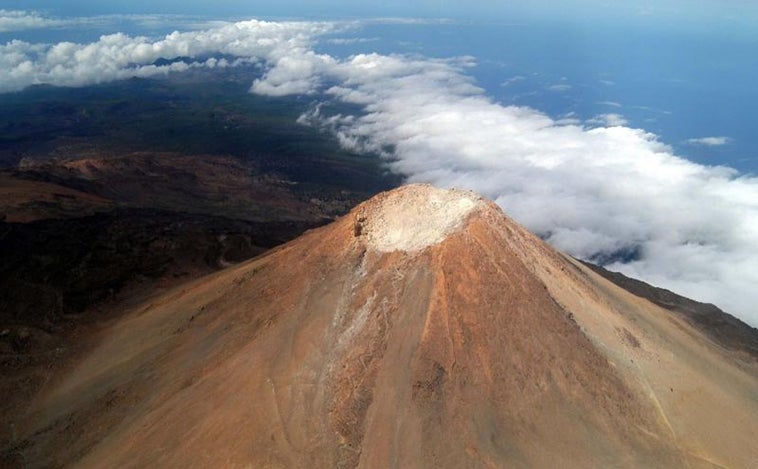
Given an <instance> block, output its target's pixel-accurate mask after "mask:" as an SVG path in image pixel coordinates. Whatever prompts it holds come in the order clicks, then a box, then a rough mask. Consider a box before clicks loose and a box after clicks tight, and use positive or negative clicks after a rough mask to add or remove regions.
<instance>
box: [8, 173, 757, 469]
mask: <svg viewBox="0 0 758 469" xmlns="http://www.w3.org/2000/svg"><path fill="white" fill-rule="evenodd" d="M757 396H758V365H757V364H756V361H755V360H754V358H753V357H751V356H749V355H747V354H742V353H740V352H737V351H730V350H728V349H726V348H723V347H721V346H720V345H718V344H716V343H714V342H712V341H711V340H710V339H709V338H708V337H707V336H705V335H703V334H702V333H701V332H699V331H698V330H697V329H695V328H693V327H692V326H691V325H690V324H689V323H688V322H686V321H685V320H683V319H681V318H679V317H677V316H674V315H672V313H671V312H669V311H666V310H664V309H661V308H660V307H658V306H656V305H654V304H652V303H650V302H648V301H647V300H645V299H643V298H640V297H637V296H634V295H632V294H630V293H628V292H627V291H625V290H623V289H621V288H619V287H617V286H616V285H614V284H612V283H610V282H609V281H607V280H605V279H604V278H602V277H600V276H599V275H598V274H596V273H595V272H593V271H592V270H591V269H589V268H588V267H586V266H584V265H583V264H581V263H579V262H577V261H575V260H573V259H572V258H570V257H568V256H565V255H563V254H561V253H559V252H557V251H555V250H554V249H552V248H551V247H549V246H548V245H546V244H545V243H544V242H542V241H541V240H540V239H538V238H537V237H536V236H534V235H532V234H531V233H529V232H528V231H526V230H525V229H524V228H522V227H520V226H519V225H518V224H516V223H515V222H513V221H512V220H510V219H508V218H507V217H506V216H505V215H504V214H503V213H502V211H501V210H500V209H499V208H498V207H497V206H496V205H495V204H494V203H492V202H490V201H487V200H485V199H483V198H481V197H480V196H478V195H476V194H473V193H471V192H465V191H458V190H449V191H448V190H441V189H436V188H433V187H431V186H427V185H409V186H405V187H402V188H400V189H396V190H394V191H391V192H387V193H383V194H380V195H378V196H376V197H374V198H373V199H371V200H369V201H367V202H364V203H363V204H361V205H359V206H358V207H356V208H355V209H353V210H352V212H350V214H348V215H347V216H344V217H342V218H341V219H339V220H338V221H336V222H334V223H332V224H331V225H328V226H325V227H323V228H319V229H316V230H312V231H310V232H307V233H306V234H304V235H303V236H302V237H300V238H298V239H296V240H295V241H293V242H290V243H288V244H286V245H284V246H281V247H280V248H277V249H275V250H273V251H270V252H269V253H267V254H265V255H263V256H261V257H258V258H256V259H254V260H251V261H249V262H246V263H243V264H240V265H237V266H234V267H231V268H229V269H226V270H224V271H222V272H219V273H217V274H214V275H211V276H209V277H205V278H202V279H200V280H197V281H194V282H191V283H189V284H185V285H184V286H182V287H180V288H177V289H175V290H173V291H171V292H168V293H167V294H165V295H163V296H161V297H159V298H156V299H153V300H151V301H150V302H148V303H146V304H143V305H139V306H137V307H135V308H134V310H133V311H132V312H131V313H129V314H128V315H127V316H126V317H125V318H124V319H123V320H121V321H119V322H118V323H116V324H115V325H114V326H113V327H111V328H110V329H109V330H108V331H106V333H105V334H104V337H103V339H102V342H101V343H100V345H99V346H98V347H97V348H96V349H95V350H93V351H92V352H91V353H90V354H89V355H88V356H86V357H84V358H83V359H82V360H81V362H79V363H78V364H77V366H75V367H73V369H71V370H69V372H67V373H66V374H65V375H63V376H61V377H59V378H58V379H55V380H51V382H50V383H49V384H48V386H47V387H46V388H45V390H44V392H43V393H42V394H41V395H40V396H38V397H37V398H36V399H35V401H34V403H33V405H32V407H31V409H30V411H29V412H28V415H27V418H26V419H25V424H24V425H23V428H19V429H18V434H19V437H18V439H19V441H20V442H21V443H19V448H21V449H20V450H19V451H23V454H24V459H25V461H27V463H28V464H30V465H32V466H51V465H52V466H58V465H65V464H71V463H76V465H77V466H79V467H190V466H197V467H209V466H217V467H218V466H223V467H356V466H360V467H503V466H508V467H510V466H529V467H533V466H543V467H558V466H560V467H588V466H595V467H611V466H613V467H617V466H630V467H631V466H645V467H653V466H657V467H661V466H666V467H669V466H684V467H687V466H689V467H720V466H729V467H748V466H750V465H751V464H754V462H755V460H756V455H758V446H757V444H756V441H755V435H756V434H758V397H757Z"/></svg>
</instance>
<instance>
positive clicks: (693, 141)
mask: <svg viewBox="0 0 758 469" xmlns="http://www.w3.org/2000/svg"><path fill="white" fill-rule="evenodd" d="M730 140H731V139H730V138H729V137H701V138H690V139H688V140H687V141H686V142H685V143H689V144H690V145H705V146H709V147H719V146H722V145H726V144H728V143H729V141H730Z"/></svg>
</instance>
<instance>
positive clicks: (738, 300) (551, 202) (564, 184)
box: [301, 54, 758, 324]
mask: <svg viewBox="0 0 758 469" xmlns="http://www.w3.org/2000/svg"><path fill="white" fill-rule="evenodd" d="M465 66H466V64H465V63H459V62H456V61H454V60H449V61H445V60H432V59H422V58H418V57H404V56H384V55H378V54H366V55H358V56H355V57H352V58H350V59H349V60H345V61H337V62H335V63H334V64H333V66H332V67H329V68H328V69H324V73H327V74H328V78H329V81H331V82H337V83H339V85H336V86H333V87H331V88H329V89H328V90H326V93H327V94H328V95H331V96H333V97H334V98H335V99H338V100H340V101H343V102H347V103H353V104H358V105H362V106H364V109H365V114H364V115H356V116H341V115H336V116H334V115H331V116H330V115H324V114H322V112H321V108H319V107H315V108H314V109H313V110H312V111H311V112H310V113H308V114H306V115H304V116H303V117H302V118H301V121H303V122H310V123H311V124H314V125H319V124H322V125H325V126H326V127H327V128H329V129H331V130H332V131H333V132H335V134H336V135H337V136H338V138H339V140H340V142H341V143H342V144H343V145H344V146H346V147H348V148H352V149H356V150H362V151H374V152H377V153H379V154H383V155H385V156H386V157H387V158H388V161H390V163H389V164H390V166H391V168H392V169H393V170H394V171H396V172H399V173H402V174H405V175H408V176H409V180H411V181H424V182H431V183H434V184H437V185H440V186H448V187H450V186H455V187H464V188H469V189H474V190H477V191H479V192H481V193H483V194H484V195H486V196H488V197H490V198H492V199H494V200H496V201H497V202H498V203H499V204H500V205H501V206H503V207H504V208H505V210H506V211H507V212H508V213H510V214H511V215H512V216H514V217H515V218H516V219H517V220H519V221H520V222H521V223H523V224H525V225H526V226H527V227H529V228H530V229H532V230H534V231H536V232H537V233H540V234H541V235H543V236H544V237H545V238H546V239H547V240H548V241H549V242H550V243H552V244H553V245H555V246H556V247H558V248H560V249H562V250H565V251H567V252H569V253H571V254H573V255H575V256H578V257H582V258H585V259H591V260H592V259H594V260H596V261H604V262H605V263H606V264H610V265H609V266H610V267H611V268H613V269H616V270H620V271H622V272H625V273H627V274H630V275H633V276H635V277H637V278H641V279H644V280H647V281H650V282H652V283H654V284H656V285H660V286H663V287H666V288H670V289H672V290H674V291H677V292H680V293H682V294H685V295H687V296H690V297H692V298H695V299H699V300H701V301H709V302H714V303H716V304H718V305H720V306H721V307H723V308H725V309H727V310H728V311H731V312H733V313H735V314H738V315H740V317H742V318H743V319H745V320H747V321H749V322H750V323H752V324H758V311H756V307H755V305H756V304H758V292H756V290H755V288H754V287H753V285H755V284H756V283H757V282H758V268H756V266H758V179H756V178H749V177H740V176H739V175H738V174H737V173H736V171H734V170H731V169H728V168H722V167H706V166H702V165H698V164H695V163H692V162H690V161H687V160H685V159H682V158H679V157H677V156H675V155H674V154H673V150H672V149H671V148H670V147H669V146H667V145H665V144H663V143H662V142H660V141H659V140H658V138H657V137H656V136H655V135H653V134H651V133H648V132H645V131H644V130H640V129H632V128H629V127H626V126H625V124H626V121H625V120H624V119H623V117H621V116H619V115H617V114H604V115H601V116H597V117H596V118H595V119H593V122H592V124H595V125H599V127H594V128H588V127H584V126H582V125H577V124H576V122H577V121H576V120H575V117H574V116H564V118H563V119H561V120H560V121H555V120H553V119H551V118H549V117H548V116H546V115H544V114H542V113H540V112H538V111H536V110H534V109H530V108H526V107H517V106H503V105H501V104H498V103H495V102H493V101H492V100H491V99H489V98H488V97H486V96H485V95H484V94H483V91H482V90H481V89H479V88H477V87H476V86H474V85H473V82H472V80H471V79H470V78H469V77H468V76H467V75H466V74H465Z"/></svg>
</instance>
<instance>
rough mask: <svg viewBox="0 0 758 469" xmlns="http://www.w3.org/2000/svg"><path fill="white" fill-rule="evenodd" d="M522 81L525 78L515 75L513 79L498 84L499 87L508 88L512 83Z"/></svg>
mask: <svg viewBox="0 0 758 469" xmlns="http://www.w3.org/2000/svg"><path fill="white" fill-rule="evenodd" d="M524 80H526V77H524V76H521V75H516V76H515V77H511V78H509V79H507V80H505V81H504V82H502V83H500V86H510V85H512V84H514V83H518V82H520V81H524Z"/></svg>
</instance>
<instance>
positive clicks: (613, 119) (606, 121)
mask: <svg viewBox="0 0 758 469" xmlns="http://www.w3.org/2000/svg"><path fill="white" fill-rule="evenodd" d="M587 123H588V124H590V125H600V126H604V127H623V126H625V125H626V124H628V123H629V122H628V121H627V120H626V119H624V116H622V115H620V114H614V113H609V114H599V115H597V116H595V117H593V118H592V119H588V120H587Z"/></svg>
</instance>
